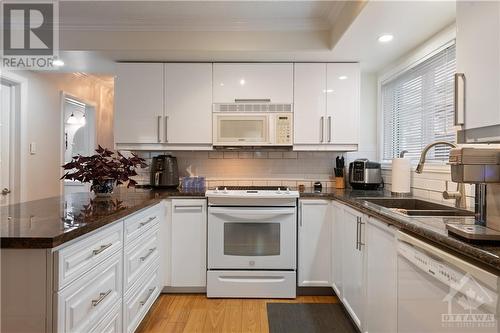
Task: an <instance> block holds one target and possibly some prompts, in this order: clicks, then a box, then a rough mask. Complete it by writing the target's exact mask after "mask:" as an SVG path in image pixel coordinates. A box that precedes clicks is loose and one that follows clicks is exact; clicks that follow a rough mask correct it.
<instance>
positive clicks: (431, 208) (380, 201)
mask: <svg viewBox="0 0 500 333" xmlns="http://www.w3.org/2000/svg"><path fill="white" fill-rule="evenodd" d="M360 199H362V200H363V201H366V202H369V203H371V204H374V205H377V206H381V207H385V208H388V209H390V210H392V211H394V212H397V213H401V214H404V215H407V216H474V212H471V211H468V210H465V209H460V208H455V207H450V206H446V205H441V204H438V203H434V202H429V201H425V200H420V199H414V198H360Z"/></svg>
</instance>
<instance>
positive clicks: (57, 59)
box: [52, 58, 64, 67]
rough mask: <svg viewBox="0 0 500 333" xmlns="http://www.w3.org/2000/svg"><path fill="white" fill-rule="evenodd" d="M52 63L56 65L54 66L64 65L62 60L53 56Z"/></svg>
mask: <svg viewBox="0 0 500 333" xmlns="http://www.w3.org/2000/svg"><path fill="white" fill-rule="evenodd" d="M52 65H54V66H56V67H62V66H64V61H62V60H61V59H59V58H55V59H54V60H53V61H52Z"/></svg>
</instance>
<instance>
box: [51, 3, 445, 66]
mask: <svg viewBox="0 0 500 333" xmlns="http://www.w3.org/2000/svg"><path fill="white" fill-rule="evenodd" d="M59 11H60V40H61V41H60V45H61V50H62V51H61V58H63V60H64V61H65V62H66V64H67V65H66V66H65V67H64V68H63V71H78V72H91V73H108V74H112V73H113V72H114V63H115V61H360V62H361V64H362V68H363V70H365V71H377V70H379V69H380V68H382V67H383V66H385V65H386V64H387V63H389V62H390V61H393V60H395V59H397V58H398V57H400V56H401V55H403V54H404V53H406V52H408V51H409V50H410V49H412V48H414V47H416V46H417V45H419V44H420V43H422V42H423V41H424V40H426V39H428V38H429V37H430V36H432V35H433V34H434V33H436V32H437V31H439V30H440V29H442V28H444V27H445V26H447V25H449V24H451V23H453V21H454V17H455V3H454V2H453V1H443V2H440V1H422V2H421V1H405V2H398V1H370V2H365V1H220V2H218V1H68V0H65V1H61V2H60V9H59ZM385 32H391V33H393V34H394V35H395V40H394V41H393V42H392V43H391V44H388V45H380V44H379V43H378V42H377V40H376V39H377V37H378V35H379V34H381V33H385Z"/></svg>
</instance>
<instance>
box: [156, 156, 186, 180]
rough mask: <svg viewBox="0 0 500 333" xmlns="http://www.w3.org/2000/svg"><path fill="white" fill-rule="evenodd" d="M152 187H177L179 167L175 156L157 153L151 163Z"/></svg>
mask: <svg viewBox="0 0 500 333" xmlns="http://www.w3.org/2000/svg"><path fill="white" fill-rule="evenodd" d="M150 184H151V186H152V187H178V186H179V169H178V167H177V158H176V157H175V156H172V155H158V156H155V157H153V161H152V163H151V182H150Z"/></svg>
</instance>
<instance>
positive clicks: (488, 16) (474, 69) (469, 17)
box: [456, 1, 500, 137]
mask: <svg viewBox="0 0 500 333" xmlns="http://www.w3.org/2000/svg"><path fill="white" fill-rule="evenodd" d="M456 45H457V72H458V73H464V74H465V80H466V86H465V104H466V105H465V128H466V129H471V128H478V127H485V126H491V125H497V126H499V125H500V76H499V75H498V73H500V2H498V1H491V2H488V1H457V44H456ZM478 55H480V58H481V61H478ZM496 136H497V137H500V134H498V133H496Z"/></svg>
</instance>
